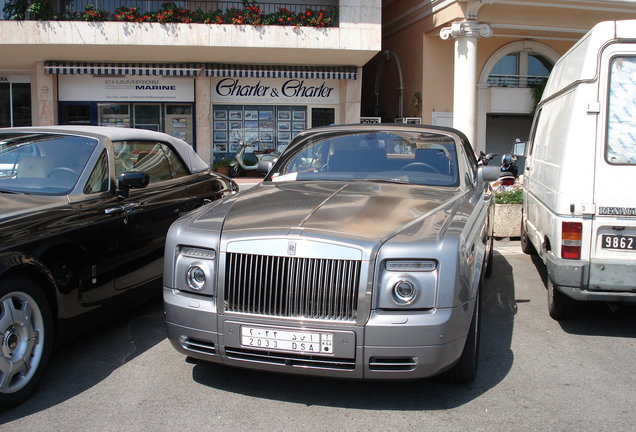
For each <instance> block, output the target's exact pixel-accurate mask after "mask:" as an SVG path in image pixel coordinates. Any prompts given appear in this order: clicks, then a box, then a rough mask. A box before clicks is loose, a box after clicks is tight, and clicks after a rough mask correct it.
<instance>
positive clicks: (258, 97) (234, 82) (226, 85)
mask: <svg viewBox="0 0 636 432" xmlns="http://www.w3.org/2000/svg"><path fill="white" fill-rule="evenodd" d="M339 87H340V85H339V82H338V80H316V79H302V78H294V79H290V78H267V79H265V78H228V77H226V78H213V79H212V102H214V103H241V104H248V103H249V104H302V105H309V104H311V105H335V104H338V103H339V102H340V92H339V91H338V89H339Z"/></svg>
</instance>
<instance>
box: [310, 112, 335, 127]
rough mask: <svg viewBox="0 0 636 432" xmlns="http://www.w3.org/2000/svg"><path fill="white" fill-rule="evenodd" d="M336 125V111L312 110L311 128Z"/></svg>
mask: <svg viewBox="0 0 636 432" xmlns="http://www.w3.org/2000/svg"><path fill="white" fill-rule="evenodd" d="M334 123H336V110H335V109H334V108H312V109H311V127H319V126H329V125H332V124H334Z"/></svg>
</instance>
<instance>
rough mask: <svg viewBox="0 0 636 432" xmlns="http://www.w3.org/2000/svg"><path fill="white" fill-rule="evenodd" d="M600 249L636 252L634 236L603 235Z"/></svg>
mask: <svg viewBox="0 0 636 432" xmlns="http://www.w3.org/2000/svg"><path fill="white" fill-rule="evenodd" d="M601 247H602V248H603V249H620V250H636V236H621V235H608V234H604V235H603V236H602V244H601Z"/></svg>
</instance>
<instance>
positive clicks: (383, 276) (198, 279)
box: [164, 124, 498, 382]
mask: <svg viewBox="0 0 636 432" xmlns="http://www.w3.org/2000/svg"><path fill="white" fill-rule="evenodd" d="M270 164H271V162H270ZM269 168H271V169H269V172H268V174H267V176H266V177H265V178H264V181H263V182H262V183H261V184H259V185H258V186H256V187H254V188H252V189H250V190H247V191H245V192H241V193H239V194H236V195H233V196H229V197H226V198H223V199H221V200H218V201H215V202H213V203H211V204H209V205H207V206H204V207H202V208H200V209H198V210H195V211H194V212H192V213H189V214H188V215H186V216H184V217H182V218H180V219H178V220H177V221H176V222H175V223H174V224H173V225H172V227H171V229H170V231H169V234H168V237H167V241H166V250H165V262H164V304H165V319H166V323H167V329H168V337H169V339H170V341H171V342H172V344H173V345H174V347H175V348H176V349H177V350H178V351H180V352H182V353H183V354H185V355H187V356H190V357H193V358H197V359H202V360H207V361H210V362H216V363H223V364H227V365H232V366H239V367H247V368H255V369H261V370H268V371H276V372H289V373H298V374H311V375H321V376H331V377H343V378H360V379H414V378H423V377H428V376H432V375H437V374H440V373H444V372H445V373H446V374H447V376H448V377H449V379H450V380H452V381H456V382H467V381H470V380H472V379H473V378H474V376H475V373H476V367H477V356H478V347H479V321H480V288H481V286H482V282H483V278H484V276H485V275H486V274H487V273H488V272H489V271H490V270H491V263H492V247H493V243H492V223H493V220H494V219H493V217H494V216H493V206H492V205H491V204H492V199H491V193H492V192H491V188H490V186H489V183H488V181H489V180H494V179H496V178H497V176H498V169H497V168H496V167H479V166H478V164H477V160H476V158H475V155H474V153H473V150H472V148H471V146H470V144H469V143H468V140H467V139H466V137H465V136H464V135H463V134H462V133H460V132H459V131H457V130H454V129H449V128H442V127H432V126H419V125H417V126H415V125H394V124H376V125H340V126H329V127H324V128H317V129H311V130H308V131H305V132H302V133H301V134H299V136H298V137H296V138H295V139H294V141H293V142H292V143H291V144H290V145H289V146H288V147H287V149H286V150H285V151H284V152H283V154H282V155H281V156H280V158H279V159H278V160H277V161H276V162H275V163H273V166H270V167H269ZM491 168H492V169H491Z"/></svg>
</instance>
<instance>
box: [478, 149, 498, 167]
mask: <svg viewBox="0 0 636 432" xmlns="http://www.w3.org/2000/svg"><path fill="white" fill-rule="evenodd" d="M495 156H497V153H488V154H486V153H484V152H483V151H481V150H480V151H479V157H478V158H477V165H479V166H484V165H488V162H490V161H491V160H493V159H494V157H495Z"/></svg>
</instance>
